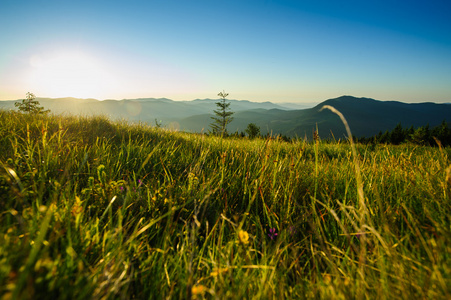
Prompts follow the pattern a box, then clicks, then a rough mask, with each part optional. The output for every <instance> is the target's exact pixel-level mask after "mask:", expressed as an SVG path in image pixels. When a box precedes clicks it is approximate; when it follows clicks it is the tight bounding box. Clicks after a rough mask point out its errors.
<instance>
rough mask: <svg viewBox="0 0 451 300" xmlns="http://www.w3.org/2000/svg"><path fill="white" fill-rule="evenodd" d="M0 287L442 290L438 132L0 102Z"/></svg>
mask: <svg viewBox="0 0 451 300" xmlns="http://www.w3.org/2000/svg"><path fill="white" fill-rule="evenodd" d="M0 133H1V134H0V147H1V151H0V164H1V170H0V209H1V210H0V224H1V225H0V295H1V296H2V297H3V298H5V299H8V298H23V299H27V298H28V299H32V298H33V299H35V298H53V297H58V298H61V299H66V298H67V299H79V298H93V299H98V298H105V299H109V298H111V299H117V298H120V299H129V298H157V299H158V298H187V299H189V298H202V297H205V298H265V299H268V298H269V299H273V298H277V299H284V298H326V299H329V298H331V297H333V298H346V299H348V298H395V297H396V298H413V297H415V298H434V299H446V298H449V297H450V296H451V295H450V294H451V288H450V287H451V270H450V267H449V266H451V259H450V256H451V246H450V245H451V228H450V215H451V204H450V192H451V182H450V181H451V180H449V181H447V178H446V176H447V175H446V174H447V173H446V169H447V168H448V166H450V165H451V162H450V154H451V149H450V148H440V149H436V148H428V147H419V146H411V145H408V144H406V145H401V146H385V145H376V146H363V145H356V152H357V156H356V158H358V159H359V162H360V174H361V176H362V178H361V180H362V187H363V195H364V199H363V200H364V201H365V205H366V209H367V217H366V218H365V219H364V222H363V221H362V217H361V212H360V211H359V209H360V207H361V205H360V204H361V203H360V202H359V201H361V200H359V195H358V192H357V191H358V189H357V187H358V185H357V180H356V172H355V163H354V162H353V156H352V153H351V152H352V149H351V147H350V145H349V144H347V143H334V144H328V143H321V142H320V141H318V142H317V143H307V142H306V141H296V142H292V143H285V142H281V141H278V140H273V139H267V140H262V139H256V140H246V139H233V138H230V139H221V138H218V137H208V136H205V135H198V134H187V133H180V132H172V131H167V130H163V129H157V128H153V127H149V126H147V125H145V124H138V125H128V124H126V123H125V122H110V121H108V119H106V118H103V117H94V118H85V117H68V116H66V117H64V116H51V115H50V116H37V117H34V116H29V115H26V114H19V113H14V112H5V111H0Z"/></svg>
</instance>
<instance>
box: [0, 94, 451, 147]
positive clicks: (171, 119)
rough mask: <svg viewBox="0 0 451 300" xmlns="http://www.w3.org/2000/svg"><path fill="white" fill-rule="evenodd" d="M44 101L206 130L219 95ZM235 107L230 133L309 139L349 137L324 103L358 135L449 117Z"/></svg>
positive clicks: (409, 111) (57, 107) (416, 111)
mask: <svg viewBox="0 0 451 300" xmlns="http://www.w3.org/2000/svg"><path fill="white" fill-rule="evenodd" d="M37 100H38V101H39V102H40V104H41V105H42V106H44V107H45V108H46V109H50V110H51V111H52V112H53V113H58V114H60V113H66V114H77V115H78V114H81V115H86V116H90V115H99V114H101V115H107V116H109V117H110V118H112V119H125V120H129V121H133V122H137V121H141V122H148V123H150V124H155V120H158V122H159V123H160V122H161V123H162V126H164V127H167V128H173V129H178V130H184V131H190V132H202V131H203V132H208V131H209V129H210V124H211V122H212V120H211V117H212V116H213V110H214V109H216V105H215V102H217V101H218V100H217V99H196V100H192V101H173V100H170V99H166V98H159V99H155V98H145V99H124V100H104V101H98V100H95V99H77V98H59V99H50V98H38V99H37ZM16 101H17V100H15V101H0V108H3V109H14V102H16ZM229 102H230V109H231V110H232V111H234V112H235V114H234V115H233V117H234V120H233V121H232V122H231V123H230V124H229V125H228V131H229V132H235V131H238V132H241V131H244V130H245V129H246V127H247V125H248V124H249V123H255V124H256V125H257V126H259V127H260V129H261V132H262V134H266V133H271V134H273V135H277V134H283V135H287V136H290V137H296V136H297V137H305V136H307V137H308V138H311V136H312V133H313V131H314V130H316V128H318V132H319V134H320V136H321V137H322V138H329V137H332V136H333V137H335V138H336V139H339V138H343V137H344V136H345V127H344V125H343V124H342V123H341V121H340V119H339V117H338V116H337V115H335V114H333V113H332V112H330V111H329V110H323V111H320V109H321V107H323V106H324V105H330V106H333V107H335V108H336V109H338V110H339V111H340V112H341V113H342V114H343V115H344V116H345V117H346V119H347V121H348V123H349V125H350V127H351V130H352V133H353V135H355V136H358V137H363V136H366V137H369V136H373V135H375V134H377V133H379V132H380V131H382V132H384V131H386V130H392V129H393V128H394V127H395V126H396V125H397V124H399V123H401V125H402V126H403V127H410V126H414V127H419V126H425V125H427V124H429V125H430V126H436V125H438V124H440V123H441V122H442V121H444V120H445V121H447V122H448V123H450V122H451V104H437V103H430V102H426V103H410V104H409V103H403V102H397V101H379V100H374V99H370V98H356V97H352V96H342V97H339V98H335V99H329V100H326V101H324V102H322V103H320V104H318V105H316V106H315V107H311V108H303V109H294V108H302V106H298V107H296V106H293V104H286V105H284V104H275V103H271V102H260V103H259V102H250V101H246V100H229Z"/></svg>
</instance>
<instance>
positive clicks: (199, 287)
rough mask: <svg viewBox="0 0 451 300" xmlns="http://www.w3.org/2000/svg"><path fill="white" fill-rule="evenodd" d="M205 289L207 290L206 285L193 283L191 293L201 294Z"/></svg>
mask: <svg viewBox="0 0 451 300" xmlns="http://www.w3.org/2000/svg"><path fill="white" fill-rule="evenodd" d="M206 291H207V287H206V286H204V285H202V284H199V285H195V286H193V287H192V288H191V294H193V295H202V294H203V293H205V292H206Z"/></svg>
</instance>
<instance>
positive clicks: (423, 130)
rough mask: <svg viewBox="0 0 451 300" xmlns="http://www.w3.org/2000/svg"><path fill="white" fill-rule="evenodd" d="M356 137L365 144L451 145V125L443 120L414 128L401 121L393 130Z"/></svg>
mask: <svg viewBox="0 0 451 300" xmlns="http://www.w3.org/2000/svg"><path fill="white" fill-rule="evenodd" d="M354 139H355V140H356V141H357V142H359V143H364V144H368V143H371V144H379V143H380V144H392V145H399V144H403V143H413V144H417V145H428V146H438V145H442V146H451V127H450V126H449V125H448V123H447V122H446V121H445V120H443V121H442V123H441V124H440V125H437V126H434V127H432V128H431V127H430V126H429V125H426V126H421V127H417V128H414V127H413V126H410V127H408V128H403V127H402V125H401V123H399V124H398V125H396V127H395V128H394V129H393V130H391V131H388V130H387V131H385V132H384V133H382V131H380V132H379V133H378V134H377V135H375V136H372V137H368V138H366V137H360V138H356V137H354Z"/></svg>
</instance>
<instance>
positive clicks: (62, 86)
mask: <svg viewBox="0 0 451 300" xmlns="http://www.w3.org/2000/svg"><path fill="white" fill-rule="evenodd" d="M30 66H31V68H32V71H31V74H30V81H31V86H32V87H34V90H35V91H39V94H41V95H43V96H48V97H67V96H70V97H78V98H96V97H98V98H101V97H102V95H104V94H105V92H106V91H108V89H111V88H112V87H114V80H113V78H112V76H111V74H109V73H108V72H107V71H106V70H105V69H104V68H103V67H102V65H101V64H100V63H99V62H98V61H97V60H96V59H94V58H93V57H90V56H88V55H86V54H84V53H82V52H64V53H58V54H56V55H54V56H52V57H43V56H40V55H33V56H32V57H31V58H30Z"/></svg>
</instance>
